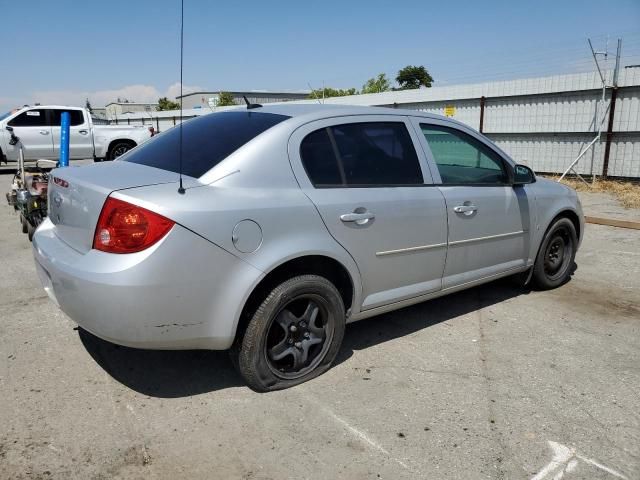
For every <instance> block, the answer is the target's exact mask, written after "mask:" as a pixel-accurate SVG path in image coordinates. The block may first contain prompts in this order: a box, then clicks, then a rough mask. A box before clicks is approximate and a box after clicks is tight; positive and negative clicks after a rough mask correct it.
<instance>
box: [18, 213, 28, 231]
mask: <svg viewBox="0 0 640 480" xmlns="http://www.w3.org/2000/svg"><path fill="white" fill-rule="evenodd" d="M20 224H21V225H22V233H27V231H28V228H29V226H28V224H27V219H26V218H24V215H22V214H20Z"/></svg>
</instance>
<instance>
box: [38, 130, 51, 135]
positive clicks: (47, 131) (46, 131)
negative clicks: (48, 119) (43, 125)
mask: <svg viewBox="0 0 640 480" xmlns="http://www.w3.org/2000/svg"><path fill="white" fill-rule="evenodd" d="M40 135H49V130H40Z"/></svg>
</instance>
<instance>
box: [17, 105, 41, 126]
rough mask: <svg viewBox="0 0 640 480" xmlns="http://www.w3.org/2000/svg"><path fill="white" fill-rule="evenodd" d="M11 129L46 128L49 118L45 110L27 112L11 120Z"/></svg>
mask: <svg viewBox="0 0 640 480" xmlns="http://www.w3.org/2000/svg"><path fill="white" fill-rule="evenodd" d="M8 125H9V126H10V127H46V126H47V116H46V113H45V111H44V110H43V109H36V110H27V111H26V112H22V113H21V114H20V115H18V116H17V117H16V118H13V119H11V120H9V123H8Z"/></svg>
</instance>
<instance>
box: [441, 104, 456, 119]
mask: <svg viewBox="0 0 640 480" xmlns="http://www.w3.org/2000/svg"><path fill="white" fill-rule="evenodd" d="M455 114H456V106H455V105H445V106H444V115H445V117H453V116H454V115H455Z"/></svg>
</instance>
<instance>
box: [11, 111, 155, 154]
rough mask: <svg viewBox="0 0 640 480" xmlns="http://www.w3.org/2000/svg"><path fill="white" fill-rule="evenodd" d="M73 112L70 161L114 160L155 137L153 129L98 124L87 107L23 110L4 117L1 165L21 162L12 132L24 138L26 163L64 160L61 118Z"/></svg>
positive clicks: (21, 140)
mask: <svg viewBox="0 0 640 480" xmlns="http://www.w3.org/2000/svg"><path fill="white" fill-rule="evenodd" d="M62 112H69V114H70V116H71V128H70V132H69V159H72V160H73V159H87V158H94V159H96V160H103V159H107V160H113V159H115V158H116V157H119V156H120V155H122V154H123V153H125V152H127V151H128V150H131V149H132V148H133V147H135V146H136V145H139V144H141V143H142V142H144V141H145V140H148V139H149V138H150V137H152V136H153V133H154V132H153V127H148V126H142V125H138V126H121V125H94V124H93V122H92V120H91V115H90V114H89V112H88V111H87V110H86V109H85V108H78V107H64V106H57V105H47V106H42V105H36V106H33V107H23V108H21V109H19V110H14V111H12V112H8V113H5V114H0V164H1V163H2V162H5V163H7V162H15V161H17V159H18V145H11V144H10V143H9V140H10V138H11V132H10V131H9V130H8V129H7V127H10V128H11V129H13V133H14V134H15V135H16V136H17V137H18V138H20V142H21V143H22V149H23V152H24V158H25V160H37V159H40V158H46V159H52V160H57V159H58V158H59V157H60V119H61V116H62Z"/></svg>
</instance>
